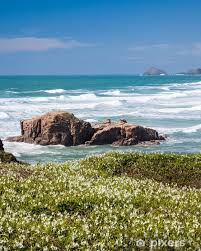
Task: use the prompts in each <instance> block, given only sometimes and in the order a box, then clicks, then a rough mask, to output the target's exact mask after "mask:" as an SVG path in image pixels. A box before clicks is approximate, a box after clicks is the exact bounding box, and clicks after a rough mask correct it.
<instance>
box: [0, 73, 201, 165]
mask: <svg viewBox="0 0 201 251" xmlns="http://www.w3.org/2000/svg"><path fill="white" fill-rule="evenodd" d="M55 110H63V111H67V112H72V113H74V115H75V116H77V117H79V118H81V119H83V120H86V121H89V122H97V121H103V120H105V119H107V118H111V119H112V120H114V121H118V120H119V119H122V118H124V119H126V120H127V121H128V122H129V123H133V124H139V125H143V126H147V127H151V128H154V129H156V130H157V131H158V132H159V133H161V134H165V135H167V140H166V141H164V142H161V144H160V145H152V146H129V147H114V146H110V145H104V146H74V147H64V146H60V145H58V146H40V145H31V144H25V143H9V142H5V141H4V144H5V149H6V150H7V151H9V152H12V153H13V154H14V155H15V156H16V157H18V159H20V160H24V161H28V162H32V163H33V162H39V161H65V160H69V159H76V158H82V157H84V156H88V155H92V154H99V153H103V152H106V151H111V150H115V151H117V150H120V151H145V152H150V151H151V152H154V151H157V152H177V153H191V152H200V150H201V137H200V136H201V76H157V77H152V76H150V77H144V76H9V77H7V76H2V77H0V138H2V139H5V138H6V137H8V136H14V135H19V134H20V123H19V121H20V120H21V119H25V118H31V117H33V116H35V115H41V114H43V113H45V112H48V111H55Z"/></svg>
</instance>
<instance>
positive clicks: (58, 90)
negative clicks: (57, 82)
mask: <svg viewBox="0 0 201 251" xmlns="http://www.w3.org/2000/svg"><path fill="white" fill-rule="evenodd" d="M42 91H43V92H46V93H50V94H56V93H66V92H67V91H66V90H64V89H53V90H42Z"/></svg>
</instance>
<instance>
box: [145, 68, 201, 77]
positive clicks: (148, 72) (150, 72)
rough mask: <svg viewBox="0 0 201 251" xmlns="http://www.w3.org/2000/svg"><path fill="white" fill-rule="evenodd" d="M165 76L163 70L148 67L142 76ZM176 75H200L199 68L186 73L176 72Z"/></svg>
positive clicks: (165, 73)
mask: <svg viewBox="0 0 201 251" xmlns="http://www.w3.org/2000/svg"><path fill="white" fill-rule="evenodd" d="M167 75H168V73H167V72H166V71H165V70H163V69H159V68H156V67H150V68H149V69H147V70H146V71H145V72H144V73H143V76H167ZM176 75H201V68H194V69H190V70H188V71H186V72H185V71H184V72H178V73H176Z"/></svg>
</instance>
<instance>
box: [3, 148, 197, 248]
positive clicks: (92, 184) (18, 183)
mask: <svg viewBox="0 0 201 251" xmlns="http://www.w3.org/2000/svg"><path fill="white" fill-rule="evenodd" d="M154 157H155V158H154ZM200 158H201V156H200V155H189V156H179V155H161V154H148V155H146V154H137V153H125V154H123V153H109V154H104V155H102V156H98V157H96V156H95V157H89V158H87V159H84V160H81V161H73V162H67V163H63V164H56V163H50V164H44V165H42V164H38V165H36V166H24V165H19V164H0V174H1V176H0V235H1V238H0V250H145V249H146V248H147V250H149V248H150V246H149V244H150V241H151V240H163V241H164V243H166V245H163V246H160V247H159V246H156V247H155V249H154V250H175V249H176V250H198V249H199V248H200V246H201V240H200V237H201V224H200V223H201V190H200V189H199V188H198V187H199V185H198V184H199V182H197V181H196V179H197V180H199V170H200V169H201V165H200V164H199V163H200ZM179 163H180V164H179ZM176 167H178V169H179V172H180V176H179V175H174V174H175V172H176V171H175V169H176ZM157 169H158V170H159V169H160V170H159V171H158V173H157V171H156V170H157ZM187 173H188V175H187ZM162 174H163V175H162ZM176 174H177V172H176ZM182 174H184V176H183V177H185V178H182ZM135 175H136V177H135ZM146 175H147V177H148V178H149V179H147V178H146ZM151 175H153V177H152V178H151ZM154 175H155V177H154ZM175 176H178V177H177V178H176V177H175ZM186 176H190V177H192V178H191V179H192V180H193V179H194V180H195V181H196V182H195V183H196V186H195V187H194V186H193V182H192V180H191V179H190V178H188V179H187V177H186ZM171 177H172V178H171ZM163 178H164V179H163ZM154 179H155V180H154ZM185 180H186V181H187V183H188V185H189V187H187V186H184V181H185ZM159 181H160V182H159ZM177 181H178V182H177ZM168 183H169V184H168ZM177 183H178V185H179V186H178V185H177ZM139 240H141V241H143V243H142V244H143V246H142V247H140V246H139V243H138V241H139ZM170 240H171V241H172V242H174V243H175V242H176V241H183V242H182V246H179V247H172V248H170V247H169V246H167V243H168V241H170Z"/></svg>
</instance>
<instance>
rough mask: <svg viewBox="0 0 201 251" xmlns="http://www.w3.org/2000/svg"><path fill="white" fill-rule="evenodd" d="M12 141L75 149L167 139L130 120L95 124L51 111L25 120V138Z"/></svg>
mask: <svg viewBox="0 0 201 251" xmlns="http://www.w3.org/2000/svg"><path fill="white" fill-rule="evenodd" d="M7 140H8V141H17V142H26V143H35V144H40V145H58V144H60V145H64V146H75V145H80V144H86V145H105V144H114V145H121V146H128V145H136V144H139V143H141V142H146V141H152V142H154V141H158V140H164V137H162V136H159V134H158V132H157V131H156V130H154V129H151V128H145V127H142V126H139V125H132V124H129V123H127V121H126V120H124V119H121V120H120V121H119V122H112V121H111V120H110V119H107V120H106V121H105V122H102V123H97V124H94V125H91V124H90V123H88V122H85V121H83V120H80V119H78V118H76V117H75V116H74V115H73V114H71V113H68V112H49V113H46V114H44V115H42V116H38V117H34V118H32V119H26V120H22V121H21V136H16V137H9V138H8V139H7Z"/></svg>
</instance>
